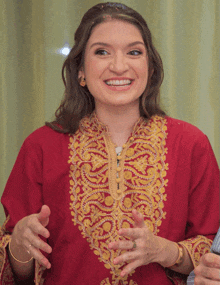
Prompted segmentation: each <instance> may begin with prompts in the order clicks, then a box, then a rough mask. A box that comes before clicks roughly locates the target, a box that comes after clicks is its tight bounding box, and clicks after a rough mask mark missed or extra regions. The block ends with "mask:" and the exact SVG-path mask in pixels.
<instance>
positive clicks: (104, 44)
mask: <svg viewBox="0 0 220 285" xmlns="http://www.w3.org/2000/svg"><path fill="white" fill-rule="evenodd" d="M139 44H141V45H143V46H145V44H144V43H143V42H140V41H136V42H133V43H130V44H128V45H127V47H131V46H135V45H139ZM96 45H100V46H106V47H110V46H111V45H110V44H107V43H103V42H97V43H93V44H92V45H91V46H90V49H91V48H92V47H93V46H96Z"/></svg>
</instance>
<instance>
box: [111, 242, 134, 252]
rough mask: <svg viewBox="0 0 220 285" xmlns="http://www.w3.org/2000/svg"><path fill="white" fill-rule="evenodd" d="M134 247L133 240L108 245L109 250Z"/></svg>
mask: <svg viewBox="0 0 220 285" xmlns="http://www.w3.org/2000/svg"><path fill="white" fill-rule="evenodd" d="M133 247H134V242H133V241H131V240H125V241H124V240H123V241H114V242H110V243H109V245H108V248H109V249H122V250H124V249H127V250H128V249H132V248H133Z"/></svg>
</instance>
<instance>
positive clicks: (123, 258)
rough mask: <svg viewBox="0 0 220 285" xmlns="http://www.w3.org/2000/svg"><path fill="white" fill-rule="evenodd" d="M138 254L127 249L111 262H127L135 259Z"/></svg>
mask: <svg viewBox="0 0 220 285" xmlns="http://www.w3.org/2000/svg"><path fill="white" fill-rule="evenodd" d="M138 256H139V254H138V253H137V252H136V251H127V252H125V253H123V254H121V255H119V256H117V257H116V258H115V259H114V260H113V263H114V264H115V265H117V264H120V263H123V262H129V261H131V260H136V259H137V257H138Z"/></svg>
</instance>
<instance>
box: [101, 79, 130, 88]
mask: <svg viewBox="0 0 220 285" xmlns="http://www.w3.org/2000/svg"><path fill="white" fill-rule="evenodd" d="M132 81H133V80H130V79H123V80H106V81H105V84H107V85H108V86H129V85H131V83H132Z"/></svg>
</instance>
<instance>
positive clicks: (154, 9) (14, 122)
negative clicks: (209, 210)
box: [0, 0, 220, 223]
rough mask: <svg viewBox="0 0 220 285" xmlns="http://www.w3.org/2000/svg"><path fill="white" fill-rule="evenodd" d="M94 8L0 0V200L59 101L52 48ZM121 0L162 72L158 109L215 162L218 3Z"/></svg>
mask: <svg viewBox="0 0 220 285" xmlns="http://www.w3.org/2000/svg"><path fill="white" fill-rule="evenodd" d="M103 2H105V1H103ZM97 3H99V1H92V0H89V1H79V0H62V1H61V0H37V1H36V0H19V1H18V0H0V25H1V27H0V46H1V57H0V88H1V91H0V146H1V147H0V195H1V194H2V192H3V190H4V186H5V184H6V181H7V179H8V176H9V174H10V171H11V169H12V167H13V164H14V162H15V159H16V157H17V154H18V151H19V149H20V147H21V144H22V142H23V141H24V139H25V138H26V137H27V136H28V135H29V134H30V133H31V132H32V131H34V130H35V129H36V128H38V127H40V126H42V125H43V124H44V122H45V121H46V120H51V119H52V118H53V114H54V111H55V110H56V108H57V107H58V105H59V103H60V100H61V98H62V96H63V83H62V80H61V67H62V63H63V61H64V57H63V56H61V55H60V54H58V53H57V50H58V49H60V48H62V47H63V46H64V45H65V44H66V43H69V44H70V46H71V45H73V43H74V41H73V36H74V31H75V29H76V28H77V26H78V24H79V22H80V19H81V17H82V16H83V14H84V13H85V12H86V11H87V10H88V9H89V8H90V7H91V6H93V5H95V4H97ZM122 3H124V4H127V5H128V6H131V7H132V8H134V9H136V10H137V11H138V12H140V13H141V14H142V16H143V17H144V18H145V19H146V21H147V23H148V25H149V27H150V29H151V31H152V34H153V39H154V43H155V45H156V47H157V49H158V51H159V52H160V54H161V57H162V60H163V63H164V69H165V78H164V83H163V85H162V89H161V90H162V94H161V95H162V96H161V97H162V105H163V107H164V109H165V110H166V112H167V113H168V114H169V115H170V116H172V117H175V118H178V119H181V120H185V121H187V122H190V123H191V124H193V125H196V126H197V127H198V128H200V129H201V130H202V131H203V132H204V133H205V134H206V135H207V136H208V138H209V140H210V142H211V144H212V147H213V149H214V152H215V155H216V158H217V160H218V163H219V164H220V127H219V126H220V91H219V90H220V82H219V81H220V54H219V52H220V51H219V47H220V23H219V21H220V0H135V1H126V0H123V1H122ZM15 191H16V189H15ZM3 220H4V212H3V208H2V206H0V223H2V222H3Z"/></svg>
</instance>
